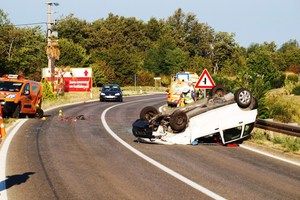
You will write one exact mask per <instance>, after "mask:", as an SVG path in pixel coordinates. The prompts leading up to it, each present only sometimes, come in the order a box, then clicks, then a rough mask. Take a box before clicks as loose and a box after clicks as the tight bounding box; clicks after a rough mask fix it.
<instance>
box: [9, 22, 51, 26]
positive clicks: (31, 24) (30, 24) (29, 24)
mask: <svg viewBox="0 0 300 200" xmlns="http://www.w3.org/2000/svg"><path fill="white" fill-rule="evenodd" d="M37 24H47V22H36V23H28V24H14V26H33V25H37Z"/></svg>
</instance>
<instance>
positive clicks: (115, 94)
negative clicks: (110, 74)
mask: <svg viewBox="0 0 300 200" xmlns="http://www.w3.org/2000/svg"><path fill="white" fill-rule="evenodd" d="M99 98H100V101H118V102H123V94H122V90H121V88H120V86H119V85H118V84H106V85H103V86H102V89H101V91H100V97H99Z"/></svg>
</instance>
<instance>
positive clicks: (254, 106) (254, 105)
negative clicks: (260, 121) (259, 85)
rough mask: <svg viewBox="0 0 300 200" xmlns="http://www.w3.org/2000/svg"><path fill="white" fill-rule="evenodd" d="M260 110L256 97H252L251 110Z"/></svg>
mask: <svg viewBox="0 0 300 200" xmlns="http://www.w3.org/2000/svg"><path fill="white" fill-rule="evenodd" d="M257 108H258V102H257V100H256V98H255V97H253V96H252V99H251V103H250V105H249V109H250V110H254V109H257Z"/></svg>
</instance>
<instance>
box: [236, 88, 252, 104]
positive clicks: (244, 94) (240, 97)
mask: <svg viewBox="0 0 300 200" xmlns="http://www.w3.org/2000/svg"><path fill="white" fill-rule="evenodd" d="M234 100H235V102H236V103H237V104H238V106H239V107H241V108H247V107H248V106H249V105H250V104H251V100H252V94H251V92H250V91H249V90H247V89H245V88H240V89H238V90H237V91H236V93H235V94H234Z"/></svg>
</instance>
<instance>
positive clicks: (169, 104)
mask: <svg viewBox="0 0 300 200" xmlns="http://www.w3.org/2000/svg"><path fill="white" fill-rule="evenodd" d="M167 104H168V106H169V107H172V108H174V107H177V103H175V102H170V101H168V102H167Z"/></svg>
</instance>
